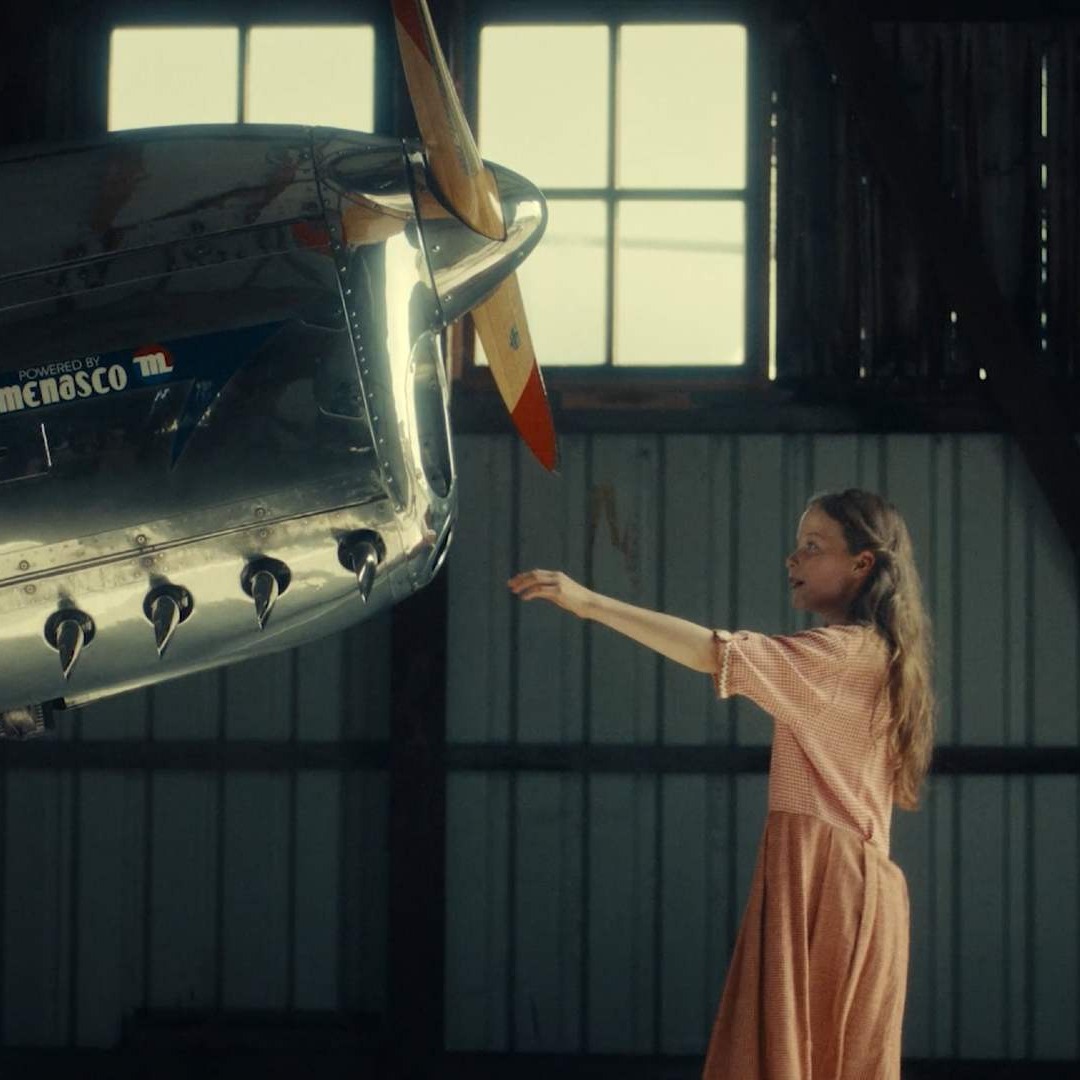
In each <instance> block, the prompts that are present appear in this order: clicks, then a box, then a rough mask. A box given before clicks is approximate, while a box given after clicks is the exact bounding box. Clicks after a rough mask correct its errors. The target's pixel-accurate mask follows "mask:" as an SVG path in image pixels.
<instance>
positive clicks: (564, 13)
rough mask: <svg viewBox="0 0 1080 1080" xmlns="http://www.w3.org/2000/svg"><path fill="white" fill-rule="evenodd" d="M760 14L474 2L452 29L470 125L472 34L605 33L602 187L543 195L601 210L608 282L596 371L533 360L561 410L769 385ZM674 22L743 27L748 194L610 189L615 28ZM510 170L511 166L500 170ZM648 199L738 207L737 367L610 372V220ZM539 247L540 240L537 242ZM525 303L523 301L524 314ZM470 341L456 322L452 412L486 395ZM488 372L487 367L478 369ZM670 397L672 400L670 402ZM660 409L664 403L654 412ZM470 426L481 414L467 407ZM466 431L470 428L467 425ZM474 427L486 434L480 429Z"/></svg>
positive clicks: (728, 6) (631, 0) (708, 7)
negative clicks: (599, 205)
mask: <svg viewBox="0 0 1080 1080" xmlns="http://www.w3.org/2000/svg"><path fill="white" fill-rule="evenodd" d="M763 18H764V15H763V13H762V12H760V11H759V10H757V11H756V10H755V8H754V5H752V4H743V3H733V2H732V3H723V2H721V3H716V2H714V3H707V2H703V0H690V2H686V3H680V4H679V5H678V8H677V9H676V10H673V9H672V6H671V5H670V4H665V3H663V2H658V0H607V2H604V0H599V2H596V0H594V2H587V0H586V2H581V3H577V4H575V3H572V2H571V3H568V2H565V0H548V3H546V4H545V5H544V6H543V7H542V8H541V9H539V10H538V9H537V8H536V7H535V6H533V5H530V4H527V3H523V2H522V0H480V2H479V3H478V4H476V5H475V6H472V5H470V13H469V16H468V18H467V20H466V21H465V23H464V24H463V25H462V26H461V27H459V28H458V29H459V32H460V33H461V35H462V40H461V42H460V45H461V55H462V57H463V60H464V64H463V68H462V70H463V72H464V75H465V79H464V87H463V88H464V97H465V108H466V112H467V114H468V116H469V118H470V122H472V123H474V124H475V123H476V121H477V117H478V109H479V75H480V36H481V32H482V30H483V29H484V27H486V26H491V25H499V26H508V25H514V24H527V25H574V24H581V25H593V26H595V25H605V26H606V27H607V29H608V57H609V68H608V86H609V98H608V109H609V125H608V140H609V141H608V154H607V158H608V184H607V185H606V186H605V187H596V188H545V189H544V193H545V195H546V196H547V197H548V198H550V199H552V200H556V199H574V200H577V199H581V200H590V201H602V202H604V203H605V205H606V208H607V226H608V237H607V249H606V254H605V259H606V268H607V280H606V283H605V289H606V299H605V303H606V312H605V327H604V338H605V356H604V359H603V361H602V362H601V363H599V364H595V365H574V366H565V367H545V366H544V357H543V356H539V357H538V360H539V362H540V365H541V368H542V369H543V371H544V380H545V383H546V384H547V387H548V390H549V392H551V391H554V392H555V393H556V395H557V397H558V399H559V404H562V405H564V406H566V405H571V407H572V403H575V402H576V403H579V404H580V405H581V406H583V407H588V406H589V405H590V404H600V403H603V401H604V399H607V398H610V397H611V395H612V393H613V392H614V395H615V397H616V398H617V399H618V400H617V401H616V402H615V403H616V404H618V405H632V404H633V403H634V401H635V400H640V401H641V402H643V403H648V404H649V405H651V406H653V407H657V406H658V407H660V408H663V409H666V408H672V407H673V408H679V407H680V405H679V403H678V400H677V395H678V392H679V391H680V390H684V391H692V392H699V391H709V390H732V389H735V388H756V389H761V388H763V387H768V386H770V385H771V380H770V378H769V351H770V343H769V295H770V290H769V287H770V265H771V260H770V251H769V244H770V222H769V206H770V160H769V158H770V141H771V140H770V138H769V117H770V112H771V100H770V91H769V83H770V80H769V77H768V66H767V62H766V53H765V50H764V48H763V42H764V41H765V40H766V39H767V35H766V34H764V33H762V32H761V25H762V21H763ZM654 23H660V24H679V23H718V24H719V23H739V24H741V25H743V26H744V27H745V28H746V40H747V60H746V63H747V116H746V148H745V149H746V186H745V188H743V189H727V188H704V189H698V188H684V189H677V188H674V189H673V188H646V189H640V188H624V187H620V186H618V185H617V184H615V183H614V174H615V161H614V155H615V152H616V129H615V118H616V110H617V107H618V106H617V101H616V97H615V95H616V93H617V84H618V68H617V54H618V33H617V31H618V29H619V28H620V27H622V26H632V25H638V24H654ZM478 141H479V143H480V151H481V153H483V152H484V147H483V133H482V132H479V139H478ZM500 164H505V165H507V166H508V167H509V168H511V169H512V168H513V167H514V163H513V162H511V161H507V162H500ZM638 200H650V201H651V200H656V201H662V200H667V201H672V202H674V201H697V200H702V201H717V202H721V201H722V202H728V201H740V202H742V203H743V208H744V219H743V220H744V228H745V232H744V237H745V256H744V257H745V265H744V282H745V289H744V296H743V312H744V327H745V332H744V333H745V336H744V359H743V362H742V363H741V364H738V365H730V366H728V365H707V364H706V365H703V364H692V365H691V364H676V363H672V364H663V365H650V366H645V365H637V364H633V365H618V364H615V363H613V362H612V345H613V338H614V334H615V318H614V293H615V266H614V262H615V258H616V236H615V232H614V229H615V222H616V212H617V207H618V204H619V203H620V202H629V201H638ZM541 243H543V241H542V240H541ZM528 303H529V298H528V296H525V305H526V313H527V312H528ZM474 340H475V339H474V334H473V332H472V326H471V319H465V320H463V321H462V324H461V326H460V328H454V331H453V332H452V333H451V334H450V335H449V336H448V350H447V351H448V360H449V363H450V366H451V370H452V373H453V376H454V380H455V383H456V384H457V385H458V386H460V388H461V389H462V390H463V391H465V393H464V394H463V395H460V396H459V395H455V398H456V399H458V400H455V412H456V411H457V410H458V405H459V402H460V397H465V398H471V397H473V395H481V396H482V395H484V393H485V391H488V392H494V390H493V386H492V381H491V377H490V375H489V373H488V372H487V371H486V370H484V366H480V365H478V364H476V362H475V357H474ZM485 366H486V365H485ZM673 393H674V394H675V395H676V396H675V397H672V394H673ZM663 401H667V402H668V403H669V404H667V405H664V404H662V402H663ZM468 411H469V412H470V413H471V414H473V416H472V419H473V420H476V419H478V418H479V415H480V414H484V413H487V412H488V410H487V409H485V408H483V407H481V408H480V409H479V410H476V409H469V410H468ZM469 426H470V427H472V426H473V425H472V423H470V424H469ZM481 426H486V425H485V424H481Z"/></svg>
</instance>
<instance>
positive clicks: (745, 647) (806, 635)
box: [713, 627, 848, 726]
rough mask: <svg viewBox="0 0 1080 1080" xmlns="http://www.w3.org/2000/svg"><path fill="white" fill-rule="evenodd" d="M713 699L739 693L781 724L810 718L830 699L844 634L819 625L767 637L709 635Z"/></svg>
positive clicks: (841, 660) (742, 633)
mask: <svg viewBox="0 0 1080 1080" xmlns="http://www.w3.org/2000/svg"><path fill="white" fill-rule="evenodd" d="M713 640H714V642H715V647H716V651H717V670H716V673H715V675H714V685H715V688H716V694H717V696H718V697H722V698H727V697H733V696H734V695H736V694H741V695H742V696H743V697H747V698H749V699H750V700H751V701H753V702H754V703H755V704H756V705H760V706H761V708H763V709H764V710H765V711H766V712H767V713H769V714H770V715H771V716H773V717H774V718H775V719H776V720H778V721H780V722H781V723H785V724H788V725H793V726H797V725H798V724H800V723H805V722H806V721H807V720H812V719H813V718H814V717H815V716H817V715H818V713H820V712H821V710H822V709H824V708H825V707H826V706H828V705H829V703H830V702H831V701H832V700H833V698H834V697H835V695H836V689H837V686H838V685H839V681H840V673H841V671H842V670H843V667H844V664H845V662H846V660H847V655H848V635H847V634H846V633H845V632H844V631H843V629H841V628H838V627H837V628H831V627H823V628H821V629H819V630H807V631H804V632H803V633H800V634H791V635H786V636H784V635H780V636H773V637H770V636H768V635H766V634H757V633H754V632H752V631H749V630H740V631H738V632H736V633H731V632H730V631H727V630H716V631H714V632H713Z"/></svg>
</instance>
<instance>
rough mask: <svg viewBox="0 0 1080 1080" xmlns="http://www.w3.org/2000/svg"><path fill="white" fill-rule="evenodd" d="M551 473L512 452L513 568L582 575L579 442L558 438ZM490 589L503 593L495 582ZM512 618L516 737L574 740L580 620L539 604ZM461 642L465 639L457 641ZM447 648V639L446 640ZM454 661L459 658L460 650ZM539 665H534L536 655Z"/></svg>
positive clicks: (578, 714) (582, 446) (586, 499)
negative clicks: (515, 488) (516, 481)
mask: <svg viewBox="0 0 1080 1080" xmlns="http://www.w3.org/2000/svg"><path fill="white" fill-rule="evenodd" d="M559 452H560V467H559V475H558V476H551V475H549V474H548V473H546V472H544V471H543V470H542V469H541V468H540V466H539V465H537V464H536V463H535V462H534V461H532V460H530V457H529V456H527V452H526V451H524V450H522V449H518V450H517V453H518V454H519V456H520V457H521V461H520V463H519V469H520V476H521V491H520V493H519V495H518V515H519V525H518V530H517V532H518V536H517V539H518V544H517V552H516V555H515V558H514V563H513V566H512V569H513V571H514V572H515V573H516V572H518V571H522V570H531V569H534V568H537V567H540V568H543V569H552V570H563V571H564V572H565V573H567V574H569V575H570V576H571V577H572V578H574V579H575V580H576V581H579V582H584V581H585V575H586V550H585V548H586V538H587V535H588V530H589V521H590V507H591V502H590V496H589V492H588V491H587V490H586V477H585V471H586V440H585V439H584V438H583V437H581V436H578V437H569V438H567V437H564V438H563V439H561V440H560V446H559ZM490 587H491V588H492V589H493V590H496V591H499V592H500V595H504V594H505V592H506V586H505V584H504V582H502V581H496V580H494V579H493V580H492V581H491V586H490ZM515 610H516V617H517V656H518V669H517V675H518V684H517V685H518V696H517V703H518V713H517V737H518V739H519V740H521V741H522V742H560V741H576V740H578V739H580V738H581V732H582V725H583V722H584V717H583V713H584V703H585V694H584V691H583V681H582V672H583V663H582V657H583V654H584V647H585V624H584V623H582V622H580V621H579V620H577V619H572V618H569V617H568V616H567V615H566V613H565V612H563V611H560V610H558V609H557V608H554V607H553V606H552V605H550V604H547V603H543V602H532V603H530V604H528V605H527V606H526V607H524V608H521V607H520V606H519V607H518V608H517V609H515ZM462 644H466V643H462ZM451 647H452V648H453V647H454V644H453V643H451ZM455 656H456V658H457V661H458V662H465V663H467V661H466V659H465V657H464V656H463V655H462V653H461V652H458V653H455ZM539 657H542V658H544V662H543V663H540V664H538V663H536V660H537V658H539Z"/></svg>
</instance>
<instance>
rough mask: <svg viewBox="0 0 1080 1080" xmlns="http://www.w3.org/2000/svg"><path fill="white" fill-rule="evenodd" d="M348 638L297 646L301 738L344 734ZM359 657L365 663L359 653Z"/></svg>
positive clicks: (338, 636)
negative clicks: (345, 664) (346, 645)
mask: <svg viewBox="0 0 1080 1080" xmlns="http://www.w3.org/2000/svg"><path fill="white" fill-rule="evenodd" d="M347 640H348V635H347V634H334V635H332V636H331V637H326V638H322V639H321V640H319V641H313V642H312V643H311V644H310V645H303V646H301V647H300V648H299V649H297V650H296V717H295V724H296V737H297V738H298V739H299V740H300V741H301V742H304V741H309V740H310V741H332V740H334V739H338V738H340V737H341V734H342V725H343V721H344V717H343V708H344V703H343V696H344V686H343V685H342V683H343V680H342V665H343V663H344V656H343V654H344V652H345V642H346V641H347ZM356 661H357V662H359V663H363V660H362V659H361V658H359V657H357V658H356ZM384 670H385V669H384ZM266 737H267V738H269V735H267V736H266Z"/></svg>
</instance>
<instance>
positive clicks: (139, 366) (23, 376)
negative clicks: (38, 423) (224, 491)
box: [0, 322, 285, 464]
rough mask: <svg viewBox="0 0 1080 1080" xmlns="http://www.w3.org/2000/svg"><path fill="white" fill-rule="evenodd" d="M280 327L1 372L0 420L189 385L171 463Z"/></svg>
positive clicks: (224, 333) (227, 332) (249, 328)
mask: <svg viewBox="0 0 1080 1080" xmlns="http://www.w3.org/2000/svg"><path fill="white" fill-rule="evenodd" d="M284 325H285V323H284V322H274V323H265V324H263V325H261V326H247V327H243V328H241V329H238V330H223V331H219V332H217V333H213V334H204V335H200V336H198V337H190V338H183V339H180V340H177V341H171V342H161V343H154V344H150V345H142V346H140V347H138V348H136V349H122V350H118V351H116V352H111V353H104V354H93V355H90V356H81V357H76V358H74V359H70V360H60V361H57V362H55V363H51V364H41V365H37V366H28V367H25V368H21V369H19V370H15V371H9V372H4V373H0V416H4V415H9V414H12V413H22V414H25V413H27V412H37V411H40V410H48V409H52V408H56V407H58V406H63V405H70V404H73V403H76V402H80V401H81V402H90V401H94V400H100V399H104V398H108V397H110V396H113V395H115V394H123V393H126V392H128V391H131V390H142V389H146V388H147V387H152V386H166V385H169V384H171V383H182V382H189V383H190V384H191V387H190V389H189V391H188V396H187V400H186V401H185V404H184V408H183V411H182V413H181V416H180V418H179V420H178V423H177V428H176V437H175V439H174V440H173V450H172V461H173V464H175V463H176V460H177V459H178V458H179V457H180V455H181V453H183V450H184V447H185V445H186V444H187V441H188V439H189V438H190V437H191V435H192V433H193V432H194V430H195V428H196V427H197V426H198V424H199V421H200V420H201V419H202V417H203V416H205V414H206V412H207V411H208V410H209V408H210V406H211V405H212V404H213V403H214V401H215V400H216V399H217V397H218V395H219V394H220V393H221V391H222V390H223V389H224V388H225V386H226V384H227V383H228V382H229V381H230V380H231V379H232V378H233V376H234V375H236V373H237V372H238V371H239V370H240V369H241V368H242V367H243V366H244V365H245V364H246V363H248V361H249V360H251V359H252V358H253V357H254V356H255V354H256V353H257V352H258V351H259V349H260V348H261V347H262V346H263V345H264V344H265V342H266V341H267V340H268V339H269V338H270V337H271V336H272V335H273V334H274V333H275V332H276V331H277V330H279V329H280V328H281V327H282V326H284Z"/></svg>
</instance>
